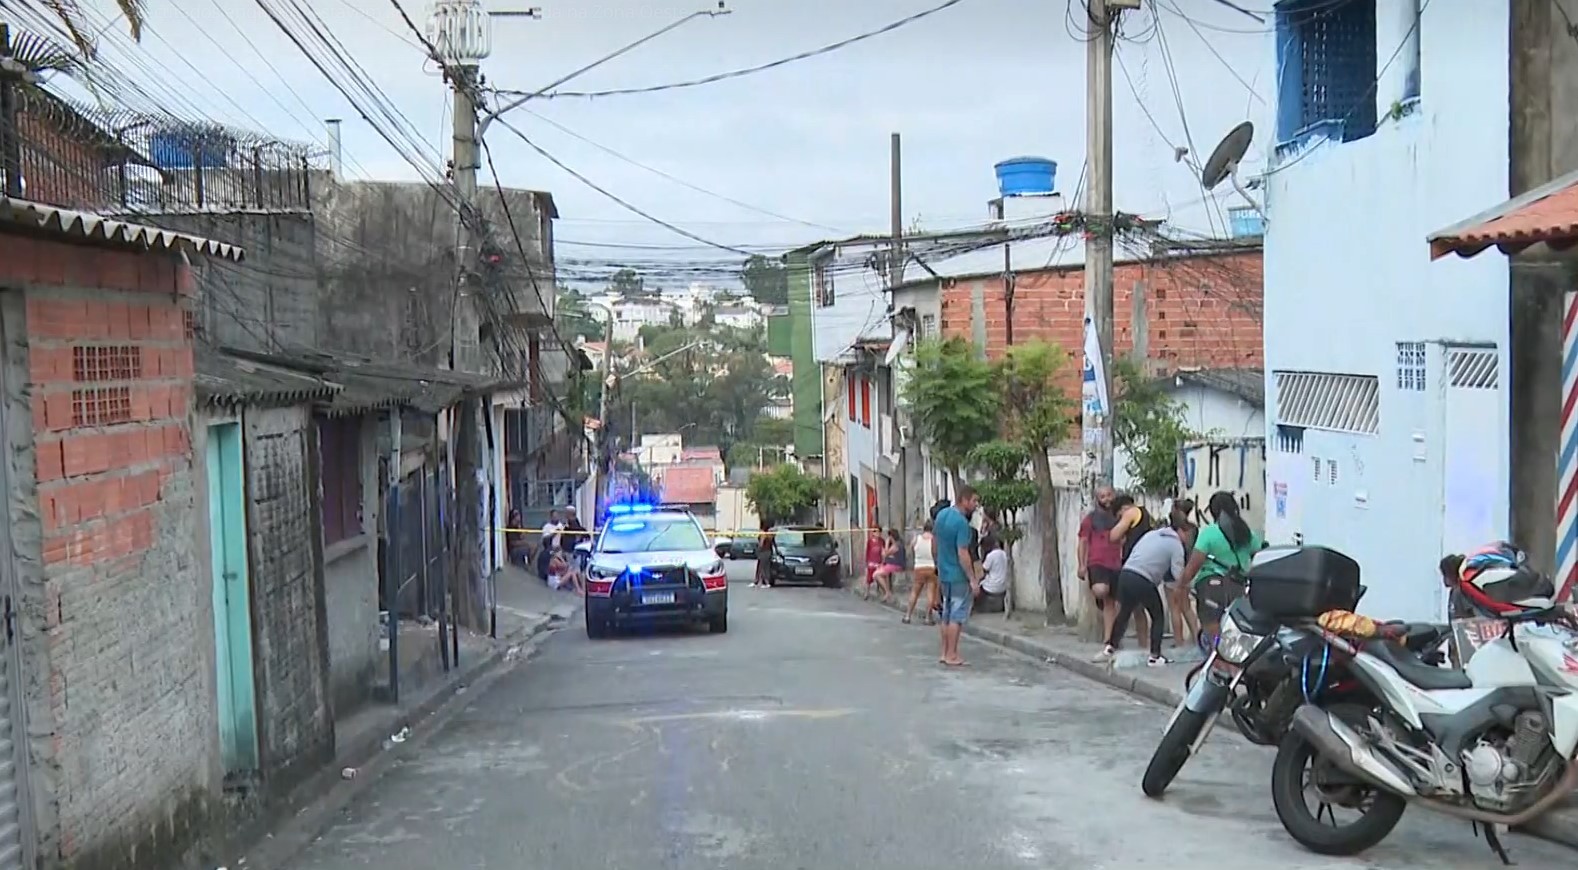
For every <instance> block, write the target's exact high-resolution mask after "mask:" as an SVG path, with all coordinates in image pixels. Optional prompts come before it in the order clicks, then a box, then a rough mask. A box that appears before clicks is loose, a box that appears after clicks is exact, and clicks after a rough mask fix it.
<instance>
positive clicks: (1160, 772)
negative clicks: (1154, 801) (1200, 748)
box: [1140, 707, 1210, 798]
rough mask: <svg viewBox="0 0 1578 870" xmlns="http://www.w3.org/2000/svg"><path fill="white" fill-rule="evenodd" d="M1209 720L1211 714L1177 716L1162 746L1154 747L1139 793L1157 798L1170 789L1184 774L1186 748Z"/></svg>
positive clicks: (1190, 712) (1185, 711)
mask: <svg viewBox="0 0 1578 870" xmlns="http://www.w3.org/2000/svg"><path fill="white" fill-rule="evenodd" d="M1208 719H1210V714H1208V713H1196V712H1195V711H1193V710H1190V709H1189V708H1188V707H1185V708H1184V709H1182V710H1180V711H1179V712H1178V718H1177V719H1174V720H1173V724H1172V727H1170V728H1168V729H1167V733H1166V734H1163V735H1162V742H1160V743H1158V744H1156V751H1155V752H1152V753H1151V763H1150V764H1147V765H1146V766H1145V776H1144V777H1143V778H1141V779H1140V790H1141V791H1144V792H1145V796H1146V797H1153V798H1159V797H1161V796H1162V793H1163V792H1165V791H1167V786H1169V785H1172V782H1173V780H1174V779H1175V778H1177V776H1178V771H1180V770H1183V766H1184V763H1185V762H1187V761H1188V760H1189V747H1190V746H1191V745H1193V744H1194V741H1195V738H1196V737H1199V736H1200V730H1201V729H1203V728H1204V727H1205V723H1206V721H1207V720H1208Z"/></svg>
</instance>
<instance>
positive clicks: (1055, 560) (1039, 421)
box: [996, 341, 1074, 622]
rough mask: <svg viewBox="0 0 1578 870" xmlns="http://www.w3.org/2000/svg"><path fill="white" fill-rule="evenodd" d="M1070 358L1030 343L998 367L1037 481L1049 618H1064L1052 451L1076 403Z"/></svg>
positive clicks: (1064, 436) (1010, 418) (1015, 433)
mask: <svg viewBox="0 0 1578 870" xmlns="http://www.w3.org/2000/svg"><path fill="white" fill-rule="evenodd" d="M1067 359H1068V356H1067V354H1065V353H1064V352H1063V350H1062V349H1061V348H1059V347H1058V346H1057V345H1055V344H1049V343H1047V342H1044V341H1030V342H1026V343H1024V344H1019V345H1014V346H1013V347H1010V348H1008V352H1007V353H1005V354H1004V355H1003V358H1002V359H1001V360H999V361H998V363H997V365H996V370H997V371H996V380H997V383H998V386H999V388H1000V389H1001V390H1002V395H1003V423H1004V425H1003V429H1004V432H1005V434H1006V435H1007V436H1008V437H1010V438H1012V439H1014V440H1015V441H1017V442H1018V443H1019V444H1020V445H1021V446H1022V447H1024V450H1025V453H1026V454H1027V455H1028V457H1029V460H1030V468H1031V473H1032V475H1033V477H1034V479H1035V490H1036V520H1037V525H1038V526H1039V528H1040V532H1041V539H1042V541H1043V542H1044V543H1043V545H1042V547H1041V589H1042V592H1043V593H1044V594H1045V595H1046V603H1047V613H1046V618H1047V621H1048V622H1052V621H1057V622H1062V621H1063V614H1064V609H1063V568H1062V566H1063V562H1062V558H1061V554H1060V553H1059V551H1058V529H1057V487H1055V486H1053V484H1052V462H1051V459H1050V458H1048V453H1049V452H1050V451H1051V450H1052V449H1053V448H1055V447H1057V446H1058V445H1060V444H1062V443H1064V442H1065V441H1067V440H1068V437H1069V434H1070V432H1071V431H1072V429H1073V424H1074V420H1073V407H1074V406H1073V403H1072V402H1071V401H1070V400H1069V398H1068V395H1067V394H1066V393H1065V392H1064V390H1063V386H1062V384H1061V378H1060V377H1059V375H1060V374H1061V373H1062V371H1063V366H1064V364H1065V362H1066V361H1067Z"/></svg>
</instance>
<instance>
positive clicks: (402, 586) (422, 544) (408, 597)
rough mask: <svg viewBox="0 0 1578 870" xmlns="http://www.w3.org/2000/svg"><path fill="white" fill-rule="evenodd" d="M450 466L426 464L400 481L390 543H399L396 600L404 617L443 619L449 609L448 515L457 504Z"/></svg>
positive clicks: (396, 552) (396, 558)
mask: <svg viewBox="0 0 1578 870" xmlns="http://www.w3.org/2000/svg"><path fill="white" fill-rule="evenodd" d="M448 476H449V472H448V469H447V468H444V467H439V468H432V469H430V468H421V469H418V470H416V471H414V472H412V473H411V474H408V475H406V477H405V480H404V481H402V482H401V484H400V491H399V494H398V495H399V500H400V504H399V510H398V512H397V513H395V514H394V516H395V517H396V521H395V525H394V526H393V527H392V528H391V539H390V542H389V544H390V546H392V547H394V557H395V558H394V565H395V571H396V576H397V577H398V578H399V580H398V582H397V583H396V587H395V588H396V592H395V601H396V604H397V607H398V612H399V614H400V616H401V617H403V618H411V617H422V616H426V617H430V618H433V619H440V618H442V617H443V615H444V614H445V613H446V612H447V608H448V598H447V596H446V592H447V591H448V583H449V573H450V571H449V567H450V563H449V547H450V535H449V518H450V516H451V508H452V505H453V504H454V501H453V500H454V493H453V492H452V491H451V489H450V486H449V480H448Z"/></svg>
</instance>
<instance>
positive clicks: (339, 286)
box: [313, 181, 555, 371]
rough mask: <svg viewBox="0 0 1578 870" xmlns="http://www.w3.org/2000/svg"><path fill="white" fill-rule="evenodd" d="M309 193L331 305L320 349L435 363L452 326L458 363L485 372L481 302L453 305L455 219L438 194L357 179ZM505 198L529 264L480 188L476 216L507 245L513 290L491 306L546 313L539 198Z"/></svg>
mask: <svg viewBox="0 0 1578 870" xmlns="http://www.w3.org/2000/svg"><path fill="white" fill-rule="evenodd" d="M314 193H315V197H314V202H313V213H314V214H315V215H316V216H317V221H318V265H319V269H320V272H321V275H322V279H323V293H324V298H325V300H326V301H328V302H329V304H326V305H324V306H322V308H321V311H320V317H321V320H320V325H319V334H320V337H321V339H322V341H323V342H324V346H326V347H331V348H334V349H339V350H347V351H351V352H354V353H360V354H366V355H368V356H375V357H383V358H399V359H404V360H409V361H415V362H420V363H424V364H428V365H436V364H438V363H439V362H441V361H443V360H445V359H446V358H447V355H448V353H449V347H450V337H451V334H450V332H451V327H452V326H453V329H454V332H455V335H454V337H455V344H456V346H457V348H458V350H457V357H456V362H457V367H458V368H461V369H464V370H466V371H483V370H485V369H484V368H483V366H484V364H485V363H486V362H487V361H488V360H489V359H490V358H491V352H488V351H486V349H485V347H484V345H483V344H482V343H481V339H480V338H479V331H478V330H479V326H480V324H481V323H482V322H483V320H482V318H481V317H480V316H479V314H478V307H477V300H476V298H474V295H473V294H470V293H468V294H466V295H464V296H462V297H460V299H459V301H457V297H456V295H455V274H456V271H455V270H456V266H455V248H456V243H457V239H456V221H455V213H454V210H453V209H452V208H451V207H450V206H449V204H448V203H447V202H446V201H445V200H444V199H443V198H442V197H441V196H440V195H439V193H438V191H436V190H434V189H433V188H431V187H429V186H427V185H424V184H416V183H404V182H377V181H358V182H347V183H332V182H331V183H324V184H320V185H318V186H317V188H316V189H315V191H314ZM506 193H507V195H508V197H509V199H508V203H509V213H510V217H512V218H513V222H514V226H515V228H516V229H517V230H518V231H519V233H520V238H521V242H522V245H523V246H524V247H525V249H526V252H527V255H528V257H529V258H530V264H529V265H528V264H522V263H521V262H520V260H521V257H520V254H519V253H518V251H517V250H516V249H515V246H514V242H515V237H514V235H512V234H511V233H510V229H509V221H507V220H506V219H505V216H504V209H503V208H502V206H501V201H500V199H499V197H498V195H497V193H496V192H495V191H491V190H484V191H482V192H481V194H480V195H479V204H480V206H481V209H482V213H483V215H484V216H485V218H486V219H487V221H488V222H489V224H490V226H491V227H492V228H493V231H494V235H495V238H497V239H499V240H500V242H501V244H504V245H506V247H505V249H504V251H503V255H504V261H505V263H506V269H505V272H506V275H507V277H508V280H509V283H510V284H511V285H512V286H513V287H514V288H515V298H514V299H510V300H495V307H496V308H497V309H498V310H500V311H503V310H515V311H534V312H539V313H541V312H546V313H547V314H548V315H550V316H551V314H552V306H553V295H554V287H555V283H554V277H553V276H554V271H553V266H552V263H553V259H552V241H551V236H552V232H551V224H550V222H549V219H548V216H547V215H546V214H545V213H544V211H543V208H542V207H541V205H540V204H541V203H543V200H542V197H541V195H540V194H536V193H534V192H532V191H524V190H508V191H506ZM532 278H535V283H534V282H533V281H532ZM534 288H535V289H534ZM473 289H475V288H473ZM538 291H540V294H539V292H538Z"/></svg>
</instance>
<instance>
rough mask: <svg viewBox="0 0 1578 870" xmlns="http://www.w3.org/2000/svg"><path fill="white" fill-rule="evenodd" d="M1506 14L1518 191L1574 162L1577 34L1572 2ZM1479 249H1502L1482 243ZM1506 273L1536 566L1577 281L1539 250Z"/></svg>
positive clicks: (1516, 482)
mask: <svg viewBox="0 0 1578 870" xmlns="http://www.w3.org/2000/svg"><path fill="white" fill-rule="evenodd" d="M1510 18H1511V21H1510V24H1511V26H1510V42H1511V45H1510V48H1511V51H1510V53H1509V55H1510V81H1509V82H1508V87H1509V91H1510V97H1511V118H1510V121H1511V123H1510V128H1511V129H1510V137H1509V148H1510V154H1509V155H1508V156H1509V161H1508V162H1509V174H1508V190H1507V191H1506V192H1507V193H1508V195H1510V196H1517V195H1519V194H1522V193H1525V192H1527V191H1528V190H1530V189H1532V188H1535V187H1538V186H1540V185H1541V184H1544V183H1546V182H1548V181H1550V180H1552V179H1554V178H1557V177H1559V176H1561V175H1565V174H1566V173H1568V172H1572V171H1574V170H1578V131H1575V130H1574V127H1573V125H1572V123H1571V120H1570V119H1572V118H1573V117H1575V116H1578V42H1575V41H1574V40H1573V39H1572V38H1571V37H1570V36H1569V34H1568V25H1567V21H1568V20H1575V21H1578V0H1543V2H1542V0H1513V2H1512V3H1511V16H1510ZM1494 204H1495V203H1494V202H1493V201H1487V202H1485V203H1484V204H1483V205H1482V206H1481V209H1483V208H1488V207H1490V206H1491V205H1494ZM1477 211H1478V209H1472V210H1470V211H1468V212H1466V213H1464V214H1463V215H1462V217H1468V216H1469V215H1472V214H1475V213H1476V212H1477ZM1460 219H1461V218H1460ZM1480 257H1481V258H1491V259H1500V257H1501V255H1500V254H1499V253H1497V252H1496V251H1494V250H1491V251H1486V252H1485V253H1483V254H1481V255H1480ZM1511 281H1512V313H1511V326H1510V333H1511V345H1512V354H1511V362H1512V373H1513V381H1512V396H1511V398H1510V405H1511V408H1510V411H1511V453H1512V462H1511V465H1512V468H1511V475H1512V476H1511V489H1512V492H1513V493H1514V494H1515V497H1514V499H1513V501H1512V520H1511V523H1512V533H1513V535H1514V536H1515V538H1516V540H1517V541H1518V542H1519V543H1520V544H1521V545H1522V546H1523V547H1525V548H1527V549H1528V551H1529V552H1530V553H1531V555H1532V557H1533V558H1534V560H1535V561H1536V563H1537V564H1539V565H1540V566H1541V567H1542V568H1544V569H1545V570H1553V569H1554V568H1555V558H1554V555H1555V552H1556V522H1555V511H1554V510H1553V505H1555V504H1556V490H1557V481H1556V472H1555V465H1554V464H1553V463H1552V462H1550V461H1548V460H1547V459H1546V457H1549V456H1554V455H1555V454H1556V452H1557V446H1558V443H1559V436H1560V420H1561V404H1560V403H1561V399H1560V396H1561V347H1562V345H1561V328H1560V324H1561V313H1560V312H1561V308H1560V306H1561V299H1562V297H1561V294H1562V292H1563V291H1565V290H1571V289H1573V288H1574V287H1575V286H1578V281H1575V280H1574V279H1573V275H1572V271H1571V268H1570V267H1569V266H1568V265H1566V264H1564V263H1560V262H1552V261H1551V260H1550V259H1549V258H1548V257H1546V256H1545V255H1543V254H1541V253H1539V252H1533V253H1527V254H1522V255H1519V256H1517V257H1515V258H1513V260H1512V276H1511ZM1558 582H1560V581H1558Z"/></svg>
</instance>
